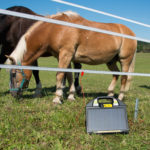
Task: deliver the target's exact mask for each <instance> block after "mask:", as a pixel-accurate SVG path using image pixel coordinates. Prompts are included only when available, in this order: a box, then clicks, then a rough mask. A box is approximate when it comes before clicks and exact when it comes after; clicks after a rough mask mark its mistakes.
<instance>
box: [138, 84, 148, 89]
mask: <svg viewBox="0 0 150 150" xmlns="http://www.w3.org/2000/svg"><path fill="white" fill-rule="evenodd" d="M139 87H140V88H145V89H150V86H147V85H140V86H139Z"/></svg>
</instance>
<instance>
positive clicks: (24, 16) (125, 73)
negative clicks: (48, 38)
mask: <svg viewBox="0 0 150 150" xmlns="http://www.w3.org/2000/svg"><path fill="white" fill-rule="evenodd" d="M0 14H5V15H11V16H16V17H22V18H27V19H32V20H39V21H44V22H49V23H54V24H59V25H65V26H70V27H75V28H79V29H85V30H90V31H94V32H99V33H105V34H110V35H114V36H120V37H124V38H129V39H133V40H138V41H143V42H148V43H150V40H147V39H143V38H139V37H133V36H129V35H125V34H120V33H116V32H111V31H106V30H102V29H97V28H93V27H88V26H83V25H78V24H74V23H69V22H65V21H59V20H54V19H50V18H45V17H40V16H35V15H29V14H25V13H20V12H14V11H10V10H4V9H0ZM0 68H6V69H28V70H43V71H60V72H85V73H94V74H114V75H131V76H147V77H149V76H150V74H146V73H127V72H111V71H110V72H109V71H94V70H80V69H63V68H48V67H33V66H32V67H31V66H17V65H0Z"/></svg>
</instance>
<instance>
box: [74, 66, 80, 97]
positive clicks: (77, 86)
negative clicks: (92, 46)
mask: <svg viewBox="0 0 150 150" xmlns="http://www.w3.org/2000/svg"><path fill="white" fill-rule="evenodd" d="M81 67H82V65H81V64H80V63H74V68H75V69H81ZM74 75H75V82H74V85H75V89H76V92H77V94H80V93H81V86H80V84H79V75H80V73H78V72H75V74H74Z"/></svg>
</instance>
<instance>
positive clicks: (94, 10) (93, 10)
mask: <svg viewBox="0 0 150 150" xmlns="http://www.w3.org/2000/svg"><path fill="white" fill-rule="evenodd" d="M51 1H54V2H57V3H61V4H66V5H69V6H73V7H77V8H81V9H85V10H88V11H91V12H95V13H99V14H103V15H106V16H109V17H113V18H116V19H120V20H124V21H127V22H131V23H134V24H138V25H141V26H144V27H148V28H150V25H149V24H145V23H142V22H139V21H135V20H131V19H128V18H124V17H120V16H117V15H113V14H110V13H107V12H104V11H100V10H96V9H93V8H88V7H85V6H81V5H78V4H74V3H70V2H66V1H63V0H51Z"/></svg>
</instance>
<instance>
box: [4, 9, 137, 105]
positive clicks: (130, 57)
mask: <svg viewBox="0 0 150 150" xmlns="http://www.w3.org/2000/svg"><path fill="white" fill-rule="evenodd" d="M50 18H52V19H56V20H63V21H67V22H72V23H76V24H81V25H85V26H91V27H95V28H100V29H104V30H108V31H113V32H118V33H122V34H127V35H131V36H135V34H134V33H133V32H132V31H131V30H130V29H129V28H128V27H126V26H124V25H122V24H115V23H98V22H93V21H89V20H86V19H84V18H82V17H81V16H79V15H78V14H76V13H74V12H71V11H68V12H63V13H59V14H56V15H52V16H51V17H50ZM41 35H42V36H41ZM136 47H137V41H136V40H131V39H127V38H123V37H117V36H112V35H108V34H103V33H97V32H92V31H87V30H83V29H77V28H73V27H68V26H62V25H56V24H52V23H46V22H41V21H39V22H37V23H36V24H34V25H33V26H32V27H31V28H30V29H29V30H28V31H27V32H26V33H25V34H24V36H22V38H21V39H20V41H19V43H18V45H17V47H16V49H15V50H14V52H13V53H12V54H11V55H10V57H9V59H8V61H7V63H8V64H12V63H14V64H17V63H18V62H21V64H22V65H31V64H32V63H33V62H34V61H35V60H37V58H38V57H40V56H41V55H42V54H44V53H49V54H51V55H53V56H55V57H56V58H57V59H58V61H59V65H58V67H59V68H68V67H70V63H71V61H73V62H77V63H85V64H89V65H98V64H103V63H106V64H107V66H108V68H109V69H110V70H111V71H119V69H118V67H117V64H116V63H117V62H120V64H121V69H122V71H123V72H133V69H134V60H135V59H134V56H135V52H136ZM11 72H12V73H13V72H14V73H15V74H16V77H15V83H16V80H17V83H16V86H19V85H20V84H21V82H22V79H23V78H25V79H26V81H27V80H30V77H31V71H29V70H24V74H25V77H23V76H22V74H21V73H20V72H19V71H17V70H14V69H13V70H12V71H11ZM69 75H72V74H69ZM63 78H64V73H63V72H58V73H57V76H56V80H57V82H56V85H57V86H56V97H55V98H54V100H53V102H55V103H61V100H62V99H61V98H62V96H63V91H62V81H63ZM117 79H118V75H113V79H112V81H111V84H110V86H109V87H108V94H109V95H111V96H113V95H114V88H115V85H116V81H117ZM130 79H131V78H130V77H128V76H126V75H123V76H122V77H121V88H120V94H119V97H118V98H119V99H120V100H122V99H123V97H124V92H125V91H126V90H127V89H128V88H129V83H130ZM26 84H27V82H24V84H23V86H25V85H26ZM74 92H75V88H74V85H73V83H70V94H69V99H74Z"/></svg>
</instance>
